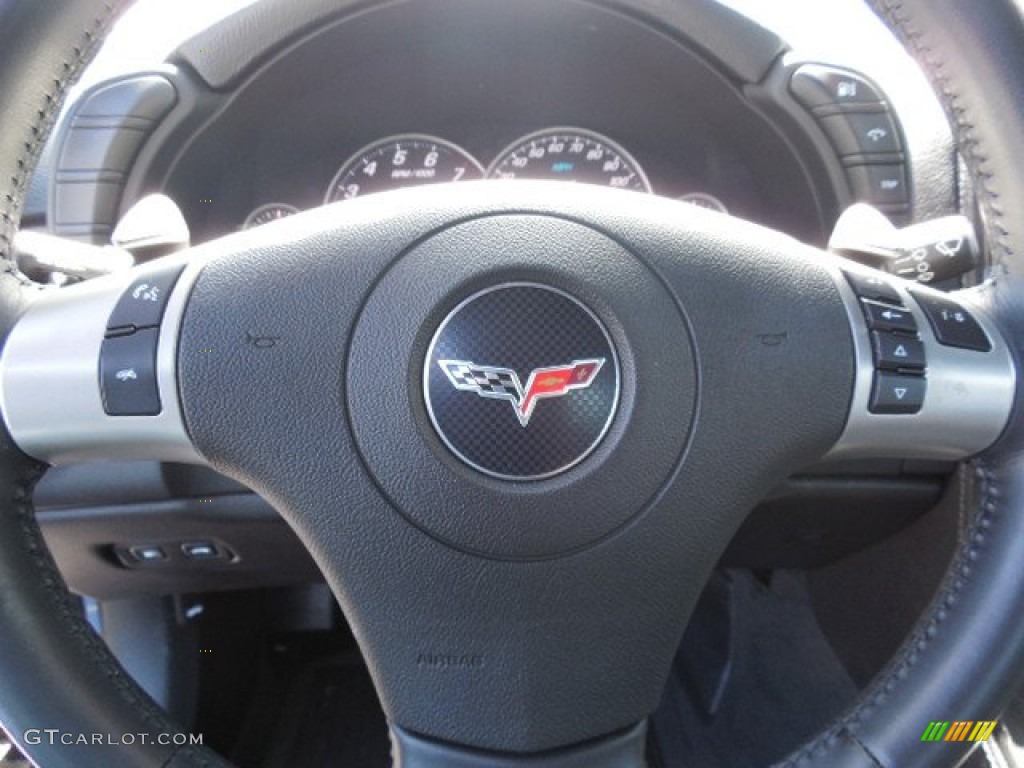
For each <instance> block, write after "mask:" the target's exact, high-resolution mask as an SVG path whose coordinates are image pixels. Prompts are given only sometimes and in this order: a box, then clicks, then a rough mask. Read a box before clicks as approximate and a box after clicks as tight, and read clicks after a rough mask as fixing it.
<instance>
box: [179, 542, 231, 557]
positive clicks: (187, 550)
mask: <svg viewBox="0 0 1024 768" xmlns="http://www.w3.org/2000/svg"><path fill="white" fill-rule="evenodd" d="M181 552H182V554H183V555H185V557H187V558H188V559H190V560H216V559H222V558H223V557H224V554H223V553H222V552H221V550H220V549H219V548H218V547H217V545H216V544H214V543H213V542H212V541H186V542H185V543H184V544H182V545H181Z"/></svg>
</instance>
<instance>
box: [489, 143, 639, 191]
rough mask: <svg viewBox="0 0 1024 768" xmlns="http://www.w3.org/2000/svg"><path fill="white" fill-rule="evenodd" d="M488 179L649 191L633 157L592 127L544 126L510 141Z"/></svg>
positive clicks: (494, 164) (492, 164)
mask: <svg viewBox="0 0 1024 768" xmlns="http://www.w3.org/2000/svg"><path fill="white" fill-rule="evenodd" d="M487 178H490V179H556V180H562V181H579V182H583V183H587V184H600V185H603V186H608V187H617V188H620V189H632V190H636V191H638V192H650V191H651V184H650V182H649V181H648V180H647V176H646V174H644V171H643V169H642V168H641V167H640V164H639V163H638V162H637V161H636V159H635V158H634V157H633V156H632V155H630V154H629V152H627V151H626V150H625V149H623V148H622V147H621V146H619V145H618V144H616V143H615V142H614V141H612V140H611V139H609V138H608V137H607V136H603V135H601V134H599V133H595V132H594V131H587V130H584V129H582V128H547V129H545V130H543V131H538V132H536V133H531V134H529V135H527V136H523V137H522V138H520V139H518V140H516V141H515V142H513V143H512V144H510V145H509V146H508V147H507V148H506V149H505V150H504V151H502V152H501V153H500V154H499V155H498V157H497V158H496V159H495V160H494V162H493V163H491V167H490V168H489V169H488V171H487Z"/></svg>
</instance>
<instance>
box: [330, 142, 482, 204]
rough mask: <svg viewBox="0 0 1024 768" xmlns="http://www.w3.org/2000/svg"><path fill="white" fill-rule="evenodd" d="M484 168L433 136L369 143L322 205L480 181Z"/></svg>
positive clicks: (343, 169) (345, 166)
mask: <svg viewBox="0 0 1024 768" xmlns="http://www.w3.org/2000/svg"><path fill="white" fill-rule="evenodd" d="M483 175H484V169H483V166H482V165H480V163H479V162H478V161H477V160H476V158H474V157H473V156H472V155H471V154H469V153H468V152H467V151H466V150H464V149H462V148H461V147H459V146H458V145H456V144H452V143H451V142H449V141H445V140H444V139H439V138H437V137H436V136H427V135H424V134H415V133H410V134H402V135H399V136H390V137H388V138H386V139H381V140H379V141H375V142H373V143H372V144H369V145H367V146H365V147H363V148H362V149H360V150H359V151H358V152H356V153H355V154H354V155H352V157H350V158H349V159H348V160H346V161H345V163H344V164H343V165H342V166H341V168H340V169H339V170H338V172H337V173H336V174H335V176H334V178H333V179H332V180H331V184H330V186H329V187H328V188H327V194H326V196H325V198H324V202H326V203H333V202H337V201H338V200H351V199H352V198H355V197H361V196H363V195H370V194H374V193H376V192H385V191H387V190H389V189H400V188H401V187H410V186H415V185H419V184H437V183H441V182H452V181H462V180H464V179H481V178H483Z"/></svg>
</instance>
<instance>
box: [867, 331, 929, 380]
mask: <svg viewBox="0 0 1024 768" xmlns="http://www.w3.org/2000/svg"><path fill="white" fill-rule="evenodd" d="M871 346H872V348H873V349H874V351H875V365H876V366H878V367H879V368H884V369H886V370H889V371H900V370H903V371H908V370H909V371H921V370H924V367H925V360H924V344H923V343H922V342H921V341H919V340H918V339H908V338H907V337H906V336H898V335H896V334H894V333H879V332H878V331H875V332H874V333H872V334H871Z"/></svg>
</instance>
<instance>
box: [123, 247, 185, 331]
mask: <svg viewBox="0 0 1024 768" xmlns="http://www.w3.org/2000/svg"><path fill="white" fill-rule="evenodd" d="M184 268H185V265H184V264H174V265H172V266H169V267H164V268H162V269H159V270H156V271H152V270H151V271H147V272H146V273H145V274H143V275H140V276H139V277H137V278H136V279H135V280H133V281H132V284H131V285H129V286H128V289H127V290H126V291H125V292H124V294H123V295H122V296H121V299H120V300H119V301H118V302H117V306H116V307H114V311H113V312H111V314H110V320H108V321H107V330H108V331H114V330H115V329H118V328H152V327H155V326H158V325H160V319H161V318H162V317H163V314H164V307H166V306H167V297H168V296H170V293H171V289H172V288H173V287H174V283H175V282H176V281H177V279H178V276H179V275H181V271H182V270H183V269H184ZM108 335H109V334H108Z"/></svg>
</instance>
